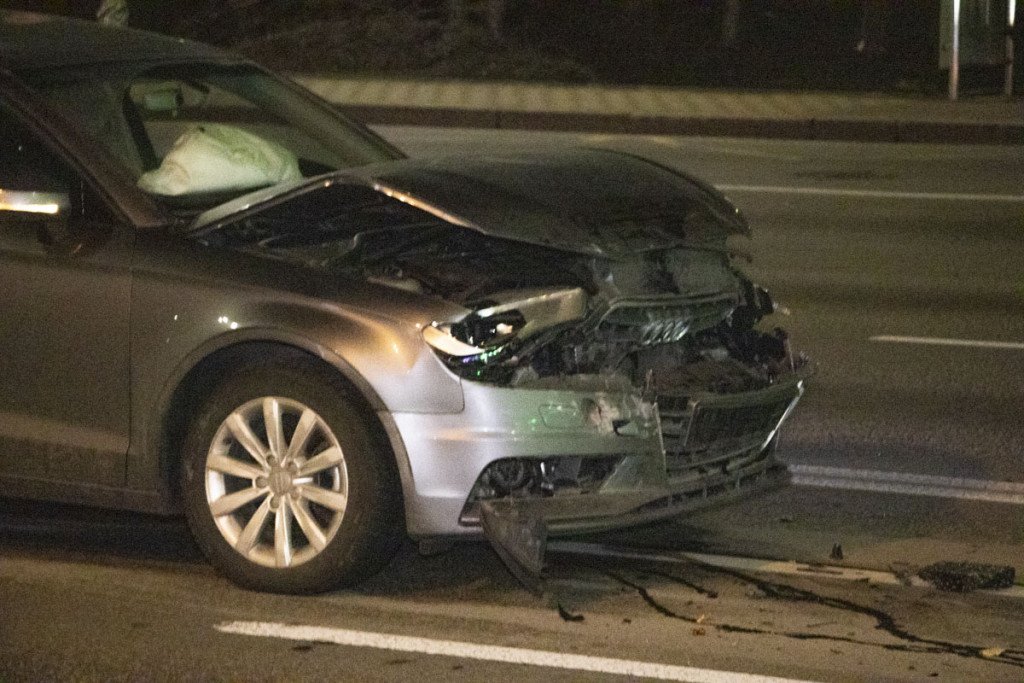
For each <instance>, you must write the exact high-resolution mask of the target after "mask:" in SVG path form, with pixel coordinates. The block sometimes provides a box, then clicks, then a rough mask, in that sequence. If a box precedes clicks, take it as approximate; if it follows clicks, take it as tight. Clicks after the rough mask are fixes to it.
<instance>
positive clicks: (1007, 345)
mask: <svg viewBox="0 0 1024 683" xmlns="http://www.w3.org/2000/svg"><path fill="white" fill-rule="evenodd" d="M869 341H873V342H886V343H890V344H925V345H930V346H966V347H972V348H976V349H1014V350H1017V351H1024V343H1021V342H1003V341H984V340H980V339H943V338H941V337H900V336H896V335H889V334H880V335H877V336H874V337H870V338H869Z"/></svg>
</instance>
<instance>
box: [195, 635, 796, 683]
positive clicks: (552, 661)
mask: <svg viewBox="0 0 1024 683" xmlns="http://www.w3.org/2000/svg"><path fill="white" fill-rule="evenodd" d="M214 628H215V629H217V630H218V631H220V632H221V633H234V634H238V635H245V636H260V637H263V638H281V639H284V640H301V641H306V642H317V643H335V644H337V645H348V646H351V647H369V648H375V649H378V650H392V651H397V652H417V653H421V654H426V655H438V656H443V657H460V658H462V659H480V660H484V661H488V662H502V663H506V664H525V665H529V666H543V667H547V668H551V669H567V670H569V671H590V672H595V673H605V674H612V675H617V676H633V677H636V678H657V679H660V680H665V681H689V682H690V683H799V682H798V681H795V680H794V679H788V678H775V677H772V676H759V675H757V674H743V673H735V672H731V671H715V670H713V669H698V668H695V667H689V666H675V665H671V664H655V663H652V662H638V661H632V660H628V659H612V658H610V657H591V656H588V655H573V654H566V653H563V652H547V651H544V650H530V649H526V648H518V647H503V646H498V645H481V644H478V643H463V642H459V641H454V640H435V639H433V638H417V637H413V636H399V635H393V634H389V633H372V632H369V631H353V630H350V629H344V628H330V627H327V626H302V625H293V624H280V623H273V622H262V621H230V622H224V623H221V624H217V625H216V626H214Z"/></svg>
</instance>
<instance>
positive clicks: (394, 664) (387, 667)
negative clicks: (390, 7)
mask: <svg viewBox="0 0 1024 683" xmlns="http://www.w3.org/2000/svg"><path fill="white" fill-rule="evenodd" d="M381 132H382V133H383V134H385V135H386V136H387V137H389V138H390V139H392V140H393V141H395V142H396V143H398V144H399V145H400V146H402V147H403V148H405V149H406V150H407V151H408V152H410V153H411V154H413V155H420V154H428V153H442V154H462V153H465V152H482V151H491V152H496V153H513V152H520V151H529V150H551V149H557V148H559V147H562V146H566V145H578V144H584V145H591V146H594V145H597V146H605V147H612V148H620V149H626V150H630V151H639V152H642V153H644V154H646V155H648V156H651V157H653V158H655V159H657V160H659V161H660V162H662V163H665V164H669V165H672V166H675V167H678V168H681V169H683V170H687V171H689V172H692V173H695V174H697V175H700V176H702V177H704V178H705V179H707V180H709V181H711V182H713V183H714V184H716V185H719V186H720V187H722V188H723V189H724V190H725V191H726V192H727V194H729V195H730V197H731V198H732V199H733V200H734V201H735V202H736V204H737V205H738V206H739V207H740V208H741V209H743V210H744V212H745V213H746V214H747V216H748V218H749V219H750V222H751V224H752V225H753V228H754V239H753V240H752V241H750V242H749V243H747V244H742V243H740V244H737V246H740V247H743V248H745V249H747V250H749V251H750V252H751V253H752V254H753V256H754V262H753V263H752V264H751V265H749V266H747V270H748V272H749V273H750V274H752V275H754V276H755V279H757V280H758V281H760V282H761V283H762V284H764V285H766V286H767V287H768V288H769V289H770V290H771V291H772V292H773V294H774V295H775V297H776V299H777V300H778V301H779V302H780V303H781V304H782V305H783V306H784V307H785V308H786V311H787V315H784V316H781V317H780V321H779V324H780V325H782V326H784V327H786V328H787V329H789V330H790V331H791V332H792V334H793V339H794V342H795V343H796V345H797V346H798V347H800V348H803V349H804V350H806V352H807V353H808V355H810V356H811V357H812V358H813V359H814V360H815V362H816V363H817V365H818V373H817V375H816V377H815V378H814V380H813V382H812V384H811V387H810V389H809V391H808V393H807V395H806V396H805V398H804V401H803V402H802V404H801V405H800V406H799V409H798V410H797V412H796V413H795V414H794V417H793V419H792V421H791V422H790V423H789V425H788V426H787V429H786V432H785V434H784V437H783V441H782V445H781V454H782V457H783V458H784V459H786V460H787V462H789V463H790V464H791V465H792V466H793V470H794V473H795V475H796V476H795V480H796V483H797V485H796V486H793V487H791V488H789V489H787V490H785V491H782V492H779V493H776V494H772V495H769V496H763V497H760V498H757V499H755V500H751V501H749V502H745V503H743V504H741V505H737V506H734V507H730V508H723V509H720V510H711V511H707V512H704V513H701V514H698V515H693V516H691V517H688V518H686V519H684V520H680V521H678V522H674V523H670V524H662V525H658V526H654V527H649V528H645V529H641V530H638V531H631V532H623V533H618V534H609V535H605V536H602V537H597V538H586V539H579V542H582V543H584V545H582V546H581V545H573V544H572V543H562V544H560V545H556V546H554V547H553V548H552V552H551V553H550V556H549V559H550V565H551V580H550V582H549V586H548V593H547V595H545V596H544V597H542V598H538V597H535V596H533V595H531V594H530V593H528V592H526V591H525V590H523V589H522V588H521V587H519V586H518V585H517V584H516V583H515V581H514V580H513V579H512V578H511V577H510V576H509V575H508V574H507V573H506V572H505V571H504V569H503V568H502V566H501V565H500V563H499V562H498V561H497V560H496V558H495V557H494V556H493V554H492V553H491V552H490V551H489V550H488V549H487V547H486V546H484V545H482V544H470V545H465V546H460V547H457V548H455V549H454V550H450V551H448V552H445V553H441V554H438V555H436V556H431V557H422V556H420V555H418V554H417V553H416V552H415V549H413V548H412V547H411V546H410V547H409V548H407V549H406V550H405V551H403V553H402V554H401V555H400V556H399V557H398V559H397V560H396V561H395V562H394V563H393V564H392V566H391V567H389V569H388V570H387V571H386V572H384V574H382V575H381V576H380V577H377V578H375V579H374V580H372V581H370V582H369V583H368V584H366V585H365V586H361V587H360V588H359V589H357V590H347V591H337V592H335V593H332V594H328V595H325V596H319V597H311V598H287V597H281V596H268V595H260V594H254V593H249V592H245V591H241V590H238V589H235V588H233V587H232V586H230V585H229V584H227V583H226V582H225V581H224V580H222V579H220V578H218V577H216V576H215V575H214V573H213V572H212V570H211V569H209V568H208V567H207V566H206V565H205V563H204V562H203V561H202V559H201V557H199V555H198V553H197V552H196V550H195V549H194V547H193V546H192V544H191V542H190V541H189V539H188V535H187V532H186V531H185V529H184V527H183V525H182V524H181V523H180V522H179V521H178V520H160V519H156V518H151V517H145V516H139V515H126V514H113V513H107V512H100V511H87V510H80V509H75V508H64V507H56V506H49V505H34V504H13V503H10V502H9V501H5V502H3V503H0V680H6V679H10V680H40V679H53V680H66V679H110V678H114V679H157V680H162V679H180V678H202V679H233V680H248V679H288V680H292V679H318V680H322V679H333V680H424V679H427V680H435V679H445V680H449V679H450V680H481V679H484V678H488V679H514V680H542V679H543V680H551V679H553V678H554V679H559V680H614V679H615V678H616V677H623V676H625V677H631V678H641V679H643V678H651V679H655V678H662V679H672V680H693V681H697V680H700V681H705V680H706V681H719V680H744V681H746V680H750V681H753V680H763V679H756V678H737V675H739V674H743V675H747V676H753V675H761V676H769V677H784V678H789V679H802V680H920V679H923V678H929V679H931V678H936V679H939V680H1008V681H1013V680H1021V679H1022V678H1024V618H1022V617H1021V616H1020V615H1021V614H1022V608H1024V590H1022V588H1021V586H1017V587H1016V588H1013V589H1010V590H1008V591H997V592H973V593H967V594H958V593H949V592H944V591H938V590H936V589H935V588H933V587H931V586H928V585H924V584H923V583H922V581H921V580H920V579H917V578H915V572H916V571H917V570H918V569H919V568H920V567H922V566H923V565H926V564H929V563H932V562H937V561H943V560H949V561H970V562H985V563H994V564H1002V565H1010V566H1013V567H1015V568H1016V571H1017V574H1018V581H1020V578H1019V577H1020V576H1021V575H1024V457H1022V455H1024V449H1022V447H1021V437H1022V436H1024V419H1022V417H1021V412H1022V411H1021V405H1022V398H1024V315H1022V312H1024V306H1022V303H1024V255H1022V254H1024V249H1022V247H1024V155H1022V154H1021V153H1020V150H1019V148H1015V147H1014V148H1011V147H976V146H963V147H960V146H935V145H927V146H925V145H913V146H911V145H883V144H858V143H807V142H788V141H759V140H730V139H707V138H643V139H637V138H624V137H615V136H595V135H573V134H548V133H519V132H495V131H468V130H436V129H422V128H382V129H381ZM837 546H838V547H837ZM624 547H629V548H631V549H632V550H629V551H626V552H622V549H623V548H624ZM750 558H761V559H758V560H753V559H750ZM764 558H768V559H769V560H770V559H775V560H779V562H774V563H773V562H766V561H765V560H764ZM790 560H796V561H799V562H800V563H802V564H798V563H793V562H789V561H790ZM863 570H870V571H863ZM395 636H400V637H399V638H396V637H395ZM722 672H725V673H722Z"/></svg>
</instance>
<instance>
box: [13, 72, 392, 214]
mask: <svg viewBox="0 0 1024 683" xmlns="http://www.w3.org/2000/svg"><path fill="white" fill-rule="evenodd" d="M22 77H23V78H24V79H25V80H26V81H27V82H28V83H29V84H30V85H31V86H32V87H33V88H34V89H36V90H37V91H39V92H41V93H42V94H43V95H44V96H45V97H46V98H47V99H48V100H49V103H50V104H51V105H52V106H53V107H54V108H55V109H56V110H57V111H58V112H59V113H60V114H62V115H63V117H64V118H66V119H68V120H69V121H70V122H71V123H72V124H73V125H75V126H76V127H77V128H78V129H79V131H81V132H83V133H85V134H86V135H87V136H89V137H91V138H92V139H93V140H95V141H96V142H98V143H100V144H101V145H102V146H103V147H104V148H106V149H107V150H108V151H109V152H110V154H111V155H112V156H113V157H114V158H115V159H116V160H117V161H118V162H120V164H121V165H122V166H123V167H124V169H125V170H127V171H128V172H129V173H130V174H131V176H132V177H134V178H135V179H136V180H137V181H138V183H139V187H140V188H141V189H143V190H144V191H146V192H148V193H150V194H151V195H154V196H155V197H156V198H157V199H158V201H163V202H164V203H167V204H169V205H170V206H172V207H180V206H181V205H182V203H183V202H184V203H185V204H189V202H191V204H190V205H191V206H194V207H198V208H208V207H210V206H213V205H215V204H218V203H221V202H223V201H226V200H227V199H230V198H232V197H233V196H238V195H240V194H243V193H245V192H248V191H251V190H254V189H258V188H261V187H266V186H269V185H274V184H277V183H278V182H285V181H293V180H295V179H296V178H298V177H309V176H314V175H319V174H321V173H326V172H329V171H333V170H338V169H343V168H349V167H353V166H359V165H363V164H367V163H374V162H378V161H384V160H387V159H392V158H394V157H395V156H396V153H395V151H394V150H392V149H391V148H389V147H387V145H386V144H385V143H382V142H381V141H380V140H378V139H377V138H375V137H374V136H372V135H370V134H368V133H366V132H365V131H363V130H362V129H360V128H358V127H357V126H354V125H352V124H350V123H348V122H347V121H346V120H344V119H343V118H341V117H340V116H338V115H336V114H334V112H332V111H330V109H329V108H326V107H323V106H321V105H319V104H318V103H316V102H315V101H314V100H312V99H311V98H307V97H306V96H304V95H301V94H299V92H298V91H296V90H295V89H293V88H291V87H289V86H287V85H286V84H285V83H283V82H281V81H278V80H277V79H275V78H273V77H272V76H270V75H269V74H267V73H265V72H263V71H261V70H260V69H258V68H256V67H254V66H251V65H245V64H241V65H239V64H229V65H223V64H206V63H202V64H196V63H187V64H170V65H167V64H164V65H160V66H149V67H147V66H145V65H124V64H122V65H98V66H90V67H79V68H76V69H71V70H68V71H66V72H60V71H57V72H47V73H36V72H32V73H27V74H22Z"/></svg>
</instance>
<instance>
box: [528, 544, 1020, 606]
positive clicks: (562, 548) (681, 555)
mask: <svg viewBox="0 0 1024 683" xmlns="http://www.w3.org/2000/svg"><path fill="white" fill-rule="evenodd" d="M548 551H549V552H552V553H559V552H561V553H569V554H574V555H588V556H592V557H616V558H622V559H626V560H647V561H650V562H663V563H666V564H692V563H698V564H706V565H710V566H712V567H721V568H723V569H734V570H736V571H742V572H757V573H763V574H783V575H787V576H814V577H818V578H825V579H836V580H837V581H861V582H864V583H869V584H881V585H886V586H915V587H931V584H930V583H928V582H927V581H925V580H924V579H921V578H919V577H917V576H915V575H912V574H911V575H897V574H895V573H893V572H883V571H876V570H873V569H858V568H856V567H839V566H835V565H822V564H806V563H804V562H795V561H793V560H763V559H758V558H755V557H738V556H732V555H710V554H707V553H691V552H685V551H670V552H665V551H645V550H625V549H621V548H614V547H611V546H605V545H601V544H600V543H579V542H575V541H552V542H551V543H549V544H548ZM978 592H979V593H984V594H989V595H1000V596H1003V597H1011V598H1021V599H1024V586H1012V587H1010V588H1002V589H999V590H984V591H978Z"/></svg>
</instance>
